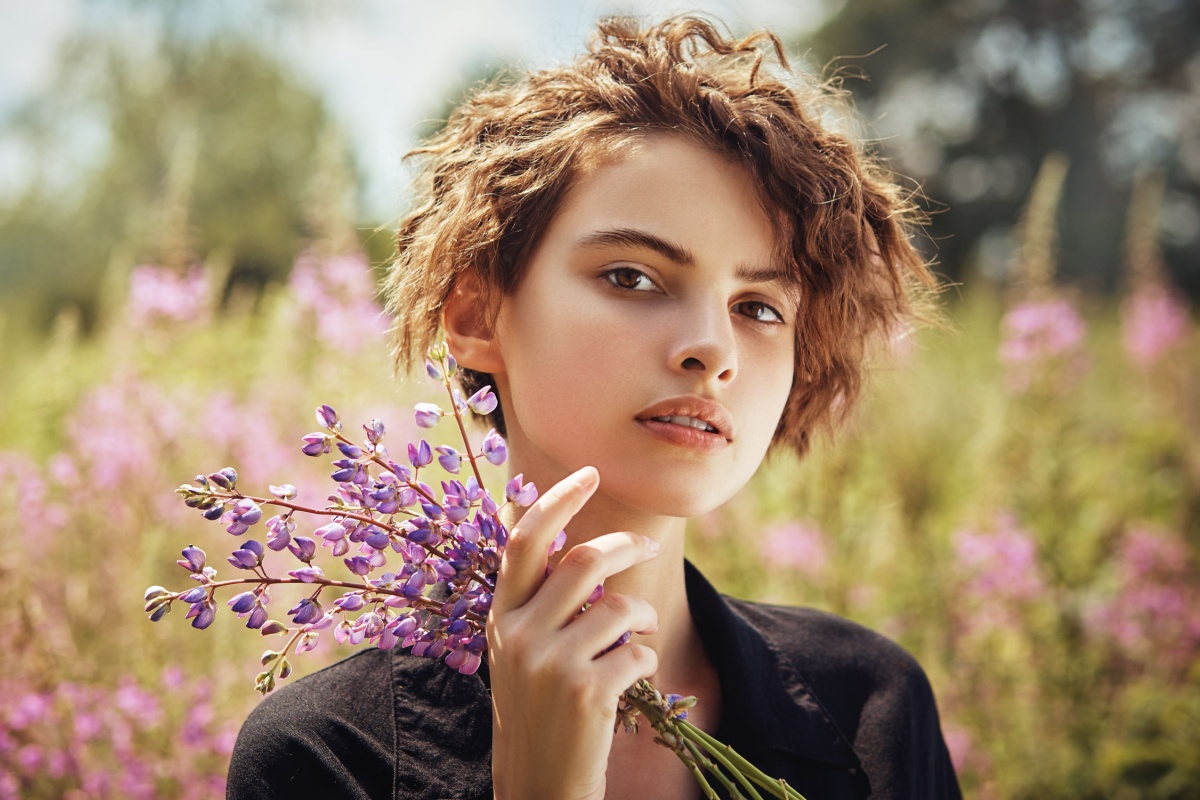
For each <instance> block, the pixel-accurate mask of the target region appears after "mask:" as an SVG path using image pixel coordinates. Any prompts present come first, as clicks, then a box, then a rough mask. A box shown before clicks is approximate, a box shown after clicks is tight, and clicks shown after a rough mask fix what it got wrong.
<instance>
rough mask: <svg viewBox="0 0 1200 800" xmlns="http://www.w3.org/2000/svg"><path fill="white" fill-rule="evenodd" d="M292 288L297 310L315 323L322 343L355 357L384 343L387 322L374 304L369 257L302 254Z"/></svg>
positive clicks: (373, 288) (292, 276) (377, 305)
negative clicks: (363, 350)
mask: <svg viewBox="0 0 1200 800" xmlns="http://www.w3.org/2000/svg"><path fill="white" fill-rule="evenodd" d="M288 288H289V289H290V290H291V292H292V296H293V298H294V300H295V308H296V311H297V312H299V313H300V314H311V315H312V316H313V317H314V318H315V319H316V325H317V331H316V332H317V338H318V339H320V340H321V341H322V342H323V343H324V344H325V345H326V346H328V347H330V348H332V349H335V350H340V351H345V352H352V353H353V352H358V351H360V350H362V349H363V348H364V347H367V346H372V345H380V344H382V342H383V335H384V333H385V332H386V331H387V329H388V321H387V317H386V316H385V315H384V313H383V309H382V307H381V306H380V305H379V303H378V302H377V301H376V300H375V282H374V280H373V278H372V276H371V265H370V264H369V263H368V262H367V258H366V256H365V255H364V254H362V253H346V254H343V255H338V256H330V257H325V258H318V257H317V256H316V255H314V254H313V253H311V252H305V253H301V254H300V256H299V257H298V258H297V259H296V263H295V265H294V266H293V267H292V274H291V278H290V280H289V281H288Z"/></svg>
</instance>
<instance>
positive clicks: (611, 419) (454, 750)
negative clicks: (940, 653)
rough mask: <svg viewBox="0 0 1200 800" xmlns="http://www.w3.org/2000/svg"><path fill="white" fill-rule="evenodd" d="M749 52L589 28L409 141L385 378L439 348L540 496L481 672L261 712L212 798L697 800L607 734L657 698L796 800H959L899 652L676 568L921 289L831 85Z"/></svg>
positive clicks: (419, 672) (686, 38) (284, 702)
mask: <svg viewBox="0 0 1200 800" xmlns="http://www.w3.org/2000/svg"><path fill="white" fill-rule="evenodd" d="M764 47H765V48H767V50H770V49H772V47H773V49H774V50H775V52H776V54H777V55H779V58H780V59H782V54H781V50H780V48H779V45H778V41H777V40H776V39H775V38H774V37H773V36H771V35H770V34H758V35H755V36H752V37H749V38H746V39H743V40H740V41H733V40H730V39H728V38H726V37H724V36H722V35H721V34H720V33H719V32H718V31H717V30H716V29H715V28H714V27H713V26H712V25H711V24H710V23H707V22H704V21H701V20H697V19H693V18H676V19H670V20H667V21H666V22H663V23H661V24H659V25H656V26H653V27H650V28H642V27H640V26H639V25H638V24H637V23H636V22H634V21H631V20H625V19H617V20H608V21H605V22H602V23H601V24H600V28H599V31H598V32H597V34H596V36H595V37H594V39H593V41H592V44H591V46H590V48H589V52H588V53H587V54H585V55H584V56H582V57H581V58H580V59H579V60H578V61H577V62H576V63H575V64H573V65H571V66H569V67H565V68H561V69H552V70H545V71H542V72H537V73H534V74H531V75H529V76H527V77H526V78H525V79H523V80H522V81H519V82H517V83H513V84H506V85H498V86H493V87H491V88H488V89H486V90H483V91H481V92H479V93H477V94H476V95H475V96H474V97H472V98H471V99H469V100H468V101H466V103H464V105H463V106H462V107H461V108H460V109H459V110H458V111H457V112H456V113H455V115H454V116H453V117H452V118H451V119H450V121H449V123H448V125H447V127H446V128H445V130H444V131H443V132H442V133H440V134H438V135H437V136H436V137H435V138H434V139H433V140H432V141H431V142H430V143H428V145H427V146H425V147H424V148H422V149H420V150H419V151H418V152H419V153H421V154H423V155H424V156H425V157H426V158H427V161H426V165H425V172H424V175H425V177H426V186H425V191H426V194H425V196H424V197H423V199H422V202H421V203H420V204H418V206H417V207H416V208H415V209H414V210H413V211H412V212H411V213H410V214H409V215H408V217H407V218H406V219H405V220H404V221H403V222H402V224H401V227H400V232H399V257H398V258H397V260H396V263H395V265H394V266H393V268H392V271H391V275H390V280H389V284H388V299H389V306H390V310H391V311H392V313H393V315H394V317H395V320H396V324H395V341H396V353H397V358H398V362H399V363H400V364H401V365H402V366H409V365H411V364H412V362H413V361H414V360H416V359H418V358H420V357H421V355H422V354H423V352H424V349H425V347H426V346H427V345H428V344H429V343H431V342H432V341H434V340H435V338H437V337H440V336H444V337H445V339H446V341H447V343H448V345H449V347H450V350H451V352H452V353H453V354H454V355H455V356H456V358H457V359H458V362H459V364H460V365H461V366H462V367H464V368H465V372H464V374H463V388H464V390H465V391H474V390H475V389H477V388H478V387H479V386H481V385H483V384H485V383H486V384H490V385H492V386H494V387H495V390H496V393H497V395H498V396H499V398H500V405H499V408H498V409H497V410H496V411H495V412H494V413H493V414H492V415H491V419H490V422H492V424H494V425H495V426H496V427H497V428H498V429H500V431H501V432H502V433H503V434H504V435H505V436H506V438H507V441H508V447H509V456H510V457H509V462H508V463H509V465H510V470H511V472H512V473H513V474H516V473H523V474H524V475H525V478H526V479H527V480H532V481H533V482H535V483H536V484H537V485H538V486H539V487H540V488H542V489H543V490H544V493H543V495H542V496H541V498H540V499H539V500H538V501H537V502H536V503H535V504H534V505H533V506H532V507H531V508H529V509H528V510H527V511H526V512H525V514H524V515H523V516H522V517H520V518H519V519H517V518H514V519H511V520H508V523H509V527H510V529H511V531H512V534H511V538H510V540H509V543H508V546H507V549H506V551H505V556H504V561H503V563H502V566H501V569H500V576H499V578H498V583H497V589H496V593H495V598H494V603H493V606H492V609H491V614H490V617H489V620H488V652H487V658H486V663H485V665H484V667H483V668H481V669H480V671H479V672H478V673H477V674H475V675H471V676H464V675H460V674H458V673H456V672H454V671H453V670H450V669H447V668H445V667H444V666H442V665H440V664H438V663H436V662H433V661H430V660H428V659H422V658H416V657H412V656H408V655H404V654H402V653H398V652H394V651H393V652H384V651H378V650H374V651H366V652H363V653H360V654H358V655H356V656H353V657H351V658H349V659H347V660H346V661H343V662H341V663H340V664H338V665H335V666H333V667H331V668H329V669H327V670H324V671H322V672H320V673H317V674H315V675H312V676H310V677H308V678H305V679H303V680H302V681H300V682H299V683H298V684H297V685H296V686H295V688H294V689H287V688H285V689H283V690H280V691H279V692H276V693H275V694H274V695H273V696H271V697H270V698H268V699H267V700H266V701H265V702H264V703H263V704H262V705H261V706H260V707H259V709H257V710H256V711H255V713H254V714H253V715H252V716H251V717H250V719H249V720H248V721H247V723H246V726H245V727H244V728H243V731H242V734H241V736H240V737H239V740H238V746H237V749H236V751H235V753H234V760H233V765H232V767H231V772H230V781H229V787H230V788H229V794H230V796H231V797H274V796H279V797H284V796H287V797H296V796H297V795H299V796H312V797H400V798H418V797H419V798H447V797H455V798H459V797H462V798H474V797H493V796H494V797H496V798H502V799H503V800H513V799H520V800H525V799H528V798H547V799H549V798H555V799H556V800H576V799H578V800H583V799H584V798H602V797H607V798H695V797H699V796H700V794H699V789H698V786H697V784H696V782H695V781H694V779H693V778H692V776H691V775H690V774H689V773H688V772H687V771H686V769H684V767H683V766H682V765H681V764H680V762H679V761H678V760H677V759H676V757H675V756H674V755H673V754H672V753H671V752H670V751H668V750H667V749H665V748H662V747H658V746H656V745H654V744H653V743H652V741H651V739H652V738H653V736H654V732H653V731H652V730H650V729H649V728H648V727H647V728H644V729H643V730H642V731H641V732H640V733H637V734H624V733H618V734H615V735H614V732H613V731H614V717H615V712H616V708H617V702H618V698H619V697H620V695H621V693H622V692H623V691H624V689H626V688H627V687H628V686H630V685H631V684H632V683H634V682H635V681H636V680H637V679H639V678H643V677H648V678H650V679H651V680H652V681H653V682H654V684H655V685H656V686H658V687H660V688H661V689H662V690H663V691H669V692H674V693H679V694H685V695H689V694H691V695H696V696H697V697H698V698H699V701H700V702H699V704H698V705H697V706H696V707H695V708H694V709H693V710H692V712H691V716H690V720H691V721H693V722H694V723H695V724H697V725H698V726H699V727H701V728H702V729H705V730H707V731H710V732H712V733H714V734H715V735H717V737H718V738H720V739H721V740H722V741H725V742H727V743H729V744H731V745H732V746H733V747H734V748H735V749H736V750H738V751H739V752H740V753H741V754H742V755H744V756H746V757H747V758H749V759H750V760H751V761H752V762H754V763H755V764H757V765H758V766H759V767H760V768H761V769H763V770H764V771H766V772H768V773H769V774H771V775H773V776H775V777H779V778H784V779H786V780H787V781H788V783H789V784H790V785H792V786H794V787H795V788H797V789H798V790H799V791H800V792H802V793H803V794H804V795H805V796H806V797H808V798H810V800H818V799H819V798H851V797H875V798H901V797H904V798H942V797H958V796H959V792H958V786H957V782H956V779H955V776H954V771H953V768H952V767H951V765H950V761H949V757H948V755H947V752H946V748H945V745H944V743H943V741H942V736H941V732H940V729H939V724H938V717H937V710H936V706H935V703H934V700H933V696H932V693H931V691H930V688H929V685H928V682H927V680H926V679H925V676H924V674H923V672H922V671H921V669H920V667H919V666H918V665H917V664H916V663H915V662H914V661H913V659H912V658H911V657H910V656H909V655H908V654H907V653H905V652H904V651H903V650H902V649H900V648H899V647H898V646H896V645H895V644H893V643H891V642H889V641H887V640H886V639H884V638H882V637H880V636H878V635H877V634H874V633H871V632H870V631H867V630H865V629H863V628H861V627H859V626H857V625H855V624H853V623H851V622H848V621H846V620H842V619H840V618H837V617H833V616H831V615H827V614H823V613H820V612H816V611H813V610H806V609H792V608H783V607H772V606H764V605H759V604H755V603H749V602H744V601H739V600H733V599H730V598H727V597H724V596H722V595H720V594H718V593H717V592H716V591H715V590H714V589H713V588H712V586H710V585H709V584H708V583H707V581H705V579H704V578H703V576H701V575H700V574H699V573H698V572H697V571H696V570H695V569H694V568H692V567H691V566H690V565H689V564H687V563H686V562H685V560H684V557H683V552H684V531H685V524H686V520H687V518H689V517H692V516H695V515H698V514H702V513H704V512H707V511H709V510H711V509H713V508H715V507H716V506H718V505H720V504H721V503H724V502H725V501H726V500H728V499H729V498H730V497H732V496H733V495H734V494H735V493H736V492H737V491H739V490H740V489H741V488H742V487H743V486H744V485H745V483H746V482H747V481H748V480H749V478H750V477H751V475H752V474H753V473H754V471H755V470H756V469H757V468H758V466H759V464H760V463H761V462H762V460H763V458H764V456H765V454H766V453H767V451H768V450H769V449H770V448H771V447H791V448H793V449H794V450H796V451H797V452H799V453H801V454H803V453H804V451H805V450H806V448H807V445H808V442H809V440H810V437H811V436H812V435H813V434H814V433H815V432H817V431H820V430H821V429H823V428H827V427H829V426H830V425H832V424H833V423H834V422H835V421H836V420H837V418H838V417H839V416H840V415H842V414H844V413H846V411H847V410H848V408H849V407H850V406H851V404H852V403H853V400H854V399H855V397H856V395H857V394H858V390H859V387H860V384H861V380H862V374H863V369H864V364H863V359H864V354H865V352H866V351H867V350H868V348H869V346H870V345H871V343H872V341H873V340H876V339H879V338H881V337H885V336H887V335H888V334H889V333H890V332H892V331H894V330H895V329H896V328H897V327H898V326H901V325H904V324H906V323H907V321H908V318H909V317H910V316H911V315H912V314H913V313H914V301H915V298H916V297H917V293H916V292H915V290H914V287H919V286H928V285H930V284H931V282H932V281H931V278H930V276H929V273H928V271H927V270H926V268H925V266H924V264H923V262H922V260H921V258H920V257H919V256H918V254H917V253H916V252H915V251H914V250H913V248H912V247H911V245H910V243H909V240H908V237H909V230H908V228H907V227H906V226H907V225H908V216H907V215H908V213H909V212H908V210H907V207H906V206H905V204H904V202H903V201H902V199H901V197H900V192H899V191H898V189H897V187H896V186H895V185H893V184H892V183H891V182H889V180H888V179H887V178H886V177H884V176H883V173H882V172H881V171H880V170H879V168H878V167H877V166H876V165H875V163H874V162H873V161H872V160H871V159H870V158H869V157H867V156H865V155H864V154H863V153H862V151H861V147H860V144H859V143H858V142H856V141H854V140H852V139H850V138H847V137H845V136H842V135H839V134H837V133H834V132H832V131H830V130H828V129H826V127H825V126H824V123H823V122H822V120H823V119H824V118H825V117H826V116H827V114H828V112H829V111H831V110H837V109H839V108H840V106H838V104H837V102H836V100H837V98H836V96H834V95H833V94H832V93H830V92H829V91H828V90H827V89H825V88H824V87H822V86H819V85H815V84H808V83H806V82H805V81H804V80H802V79H800V78H798V77H796V76H790V77H789V80H788V81H787V82H785V81H784V80H783V79H782V78H780V77H777V76H775V75H772V74H770V73H769V72H768V70H767V69H766V68H765V67H764V65H763V62H764V58H765V56H766V55H767V54H768V53H767V52H765V51H764V49H763V48H764ZM564 529H565V530H566V532H567V537H568V539H567V545H566V547H565V548H564V549H563V550H562V551H561V552H560V553H559V554H558V555H557V556H554V557H551V562H552V563H550V564H549V565H548V563H547V555H546V553H547V549H548V546H549V544H550V542H551V541H552V540H553V539H554V537H555V535H556V534H557V533H558V532H559V531H560V530H564ZM547 566H552V567H553V570H552V571H551V572H549V574H548V575H547ZM598 584H603V585H604V587H605V592H604V595H603V598H602V599H601V600H600V601H599V602H596V603H594V604H592V605H591V606H589V607H588V608H587V609H586V610H585V611H583V612H582V613H580V609H581V608H582V607H583V606H584V605H585V603H586V601H587V600H588V598H589V596H590V595H592V593H593V591H594V590H595V588H596V586H597V585H598ZM626 632H632V633H633V636H632V637H631V638H630V639H629V641H628V642H627V643H624V644H621V645H619V646H617V647H613V646H612V645H613V643H614V642H616V641H618V640H619V639H621V637H622V634H624V633H626Z"/></svg>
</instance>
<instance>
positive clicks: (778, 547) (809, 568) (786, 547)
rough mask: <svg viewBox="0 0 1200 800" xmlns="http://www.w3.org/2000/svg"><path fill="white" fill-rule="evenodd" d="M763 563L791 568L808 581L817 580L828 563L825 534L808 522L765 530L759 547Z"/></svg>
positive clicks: (789, 523) (791, 523)
mask: <svg viewBox="0 0 1200 800" xmlns="http://www.w3.org/2000/svg"><path fill="white" fill-rule="evenodd" d="M759 552H760V554H761V556H762V559H763V561H764V562H766V563H768V564H771V563H774V564H779V565H780V566H785V567H790V568H793V569H796V570H799V571H800V572H802V573H804V574H805V575H807V576H808V577H810V578H815V577H818V576H819V575H820V574H821V573H822V572H824V570H825V567H826V565H827V564H828V563H829V546H828V544H827V542H826V540H825V534H824V533H822V532H821V529H820V528H818V527H817V526H816V525H813V524H812V523H808V522H788V523H785V524H783V525H778V526H776V527H774V528H770V529H768V530H767V531H766V532H765V533H764V534H763V537H762V540H761V542H760V543H759Z"/></svg>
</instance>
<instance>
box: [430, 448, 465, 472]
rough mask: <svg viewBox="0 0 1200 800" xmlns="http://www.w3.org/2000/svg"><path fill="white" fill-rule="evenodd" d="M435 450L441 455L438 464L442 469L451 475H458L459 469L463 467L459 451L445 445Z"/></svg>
mask: <svg viewBox="0 0 1200 800" xmlns="http://www.w3.org/2000/svg"><path fill="white" fill-rule="evenodd" d="M433 449H434V450H436V451H437V452H438V453H439V455H438V463H439V464H441V465H442V469H444V470H446V472H449V473H451V474H457V473H458V470H459V467H461V466H462V457H461V456H460V455H459V454H458V451H457V450H455V449H454V448H453V447H450V446H449V445H445V444H439V445H438V446H437V447H435V448H433Z"/></svg>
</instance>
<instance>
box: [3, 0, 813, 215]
mask: <svg viewBox="0 0 1200 800" xmlns="http://www.w3.org/2000/svg"><path fill="white" fill-rule="evenodd" d="M831 2H833V0H698V1H693V2H688V3H685V2H674V1H672V2H650V0H626V2H623V3H617V2H610V1H606V0H504V2H500V0H443V1H442V2H436V3H429V2H425V3H417V2H413V1H412V0H323V2H319V3H317V2H307V3H305V2H299V3H297V4H296V6H295V7H296V8H298V9H300V10H299V12H298V13H296V14H294V15H287V12H284V13H279V12H278V8H279V7H280V6H279V4H278V2H276V3H274V4H272V3H271V2H270V0H244V2H243V3H242V4H240V5H236V6H235V5H233V4H228V5H225V7H226V8H230V9H236V8H241V9H242V10H241V11H232V10H231V11H230V12H229V13H231V14H241V13H247V12H246V11H245V9H246V8H250V9H254V8H256V7H257V8H260V9H267V8H270V7H271V6H272V5H274V7H275V9H276V13H274V14H273V15H272V17H271V19H272V20H273V22H272V23H271V24H266V25H261V24H256V21H255V18H254V16H253V12H252V11H251V12H249V16H248V17H247V18H246V19H245V22H244V24H245V25H246V27H247V29H249V30H252V31H253V32H254V35H255V36H256V38H259V39H260V40H261V41H262V43H263V45H264V46H265V47H267V48H269V49H271V50H273V51H274V52H276V53H277V54H279V55H280V56H281V57H282V58H283V59H284V61H285V62H286V63H288V64H290V65H291V66H292V67H293V69H294V70H295V72H296V74H297V75H299V76H301V77H302V78H303V79H304V80H305V81H306V82H307V83H308V84H309V85H311V86H312V87H313V88H315V89H316V90H317V91H319V92H320V93H321V94H322V95H323V96H324V98H325V99H326V101H327V103H328V104H329V107H330V108H331V110H332V111H333V113H334V115H335V116H336V117H337V118H338V119H339V121H340V122H341V123H342V125H343V127H344V129H345V131H346V134H347V139H348V141H349V143H350V145H351V146H352V148H353V149H354V151H355V154H356V156H357V158H358V160H359V163H360V164H361V165H362V167H363V168H364V169H363V171H364V173H365V174H366V176H367V185H366V187H365V198H364V203H365V206H366V207H365V208H364V209H362V211H364V212H365V213H366V214H367V215H371V216H375V217H376V218H379V217H380V216H385V217H386V216H387V215H389V214H394V213H396V209H397V208H398V205H399V203H400V198H401V197H402V195H403V190H404V181H405V178H404V172H403V169H402V167H401V156H402V155H403V153H404V152H405V151H407V150H408V149H409V148H410V147H412V146H413V144H414V143H415V141H416V134H417V131H418V130H419V129H420V126H421V123H422V121H423V120H426V119H428V118H429V117H430V116H431V115H433V114H436V113H437V111H438V110H439V109H440V108H442V107H443V106H444V104H445V102H446V100H447V99H449V98H452V97H453V96H454V95H455V93H456V92H457V91H458V90H459V89H460V87H461V86H462V84H463V82H464V80H467V79H470V78H471V77H473V76H475V75H477V74H478V73H479V72H480V71H481V70H482V69H483V68H485V67H487V66H488V65H495V64H498V63H503V62H516V63H518V64H524V65H527V66H531V67H539V66H546V65H549V64H554V63H559V62H562V61H566V60H568V59H569V58H570V57H571V56H572V55H573V54H574V53H576V52H578V51H580V50H581V49H582V48H583V46H584V42H585V41H586V38H587V34H588V32H589V31H590V29H591V27H592V25H593V24H594V22H595V20H596V19H597V18H598V17H600V16H604V15H607V14H614V13H634V14H639V15H646V16H650V17H657V16H665V15H666V14H669V13H680V12H701V13H706V14H709V15H712V16H715V17H716V18H717V19H720V20H723V21H724V22H726V23H727V24H728V25H729V26H730V28H732V29H733V30H734V31H735V32H742V31H746V30H749V29H751V28H756V27H768V28H772V29H774V30H776V31H777V32H778V33H780V34H781V35H783V36H784V37H785V38H786V37H790V36H796V35H800V34H804V33H806V32H808V31H810V30H812V29H813V28H815V27H816V26H817V25H818V24H819V23H820V22H821V21H822V19H823V18H824V16H825V14H826V13H827V11H826V9H828V8H829V7H830V4H831ZM97 5H99V6H101V7H103V6H104V5H105V4H104V3H99V4H97V3H95V2H92V3H89V2H88V0H37V1H36V2H21V1H20V0H0V117H2V115H4V114H6V113H10V112H11V111H12V110H13V109H14V108H16V107H18V106H19V104H20V103H21V102H22V101H23V100H25V99H28V98H30V97H33V96H36V95H37V94H38V93H39V92H41V91H44V90H45V88H46V87H47V85H48V83H49V80H50V78H51V69H52V66H53V64H54V62H55V58H56V54H57V52H58V48H59V47H60V46H61V44H62V42H63V41H64V39H65V38H66V37H67V36H68V35H69V34H70V33H71V31H72V30H74V29H76V28H77V26H79V25H80V24H82V23H83V22H84V20H85V19H88V20H91V21H93V22H94V21H95V20H96V15H97ZM120 7H121V5H120V4H119V3H117V4H113V3H109V4H108V5H107V9H106V10H105V13H109V14H114V15H117V14H118V13H119V12H118V11H116V10H115V9H119V8H120ZM217 7H220V4H218V6H217ZM105 22H106V24H107V21H105ZM225 22H226V23H230V22H231V23H232V24H233V25H234V26H239V25H240V24H241V22H242V21H241V20H237V19H233V20H226V21H225ZM112 24H120V20H119V19H114V20H113V21H112ZM412 76H418V79H417V80H413V79H412ZM21 167H22V165H21V153H20V152H18V151H16V150H14V149H13V148H12V147H11V146H10V143H7V142H5V141H4V137H3V134H2V133H0V190H2V188H3V187H4V186H5V185H6V184H9V185H11V184H12V183H13V182H15V181H16V180H17V179H18V178H19V176H20V174H21Z"/></svg>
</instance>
